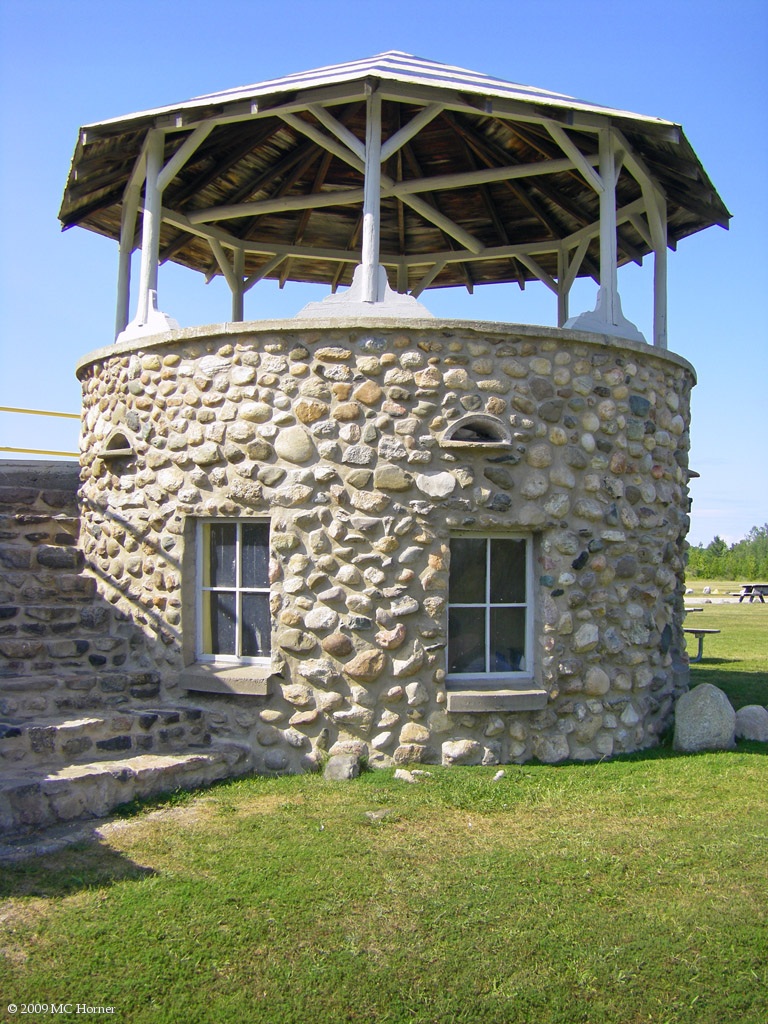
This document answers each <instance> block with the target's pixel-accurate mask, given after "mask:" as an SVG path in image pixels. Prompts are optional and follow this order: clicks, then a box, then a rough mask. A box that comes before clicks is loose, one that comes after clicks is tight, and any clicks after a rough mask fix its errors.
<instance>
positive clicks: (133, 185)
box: [115, 149, 146, 337]
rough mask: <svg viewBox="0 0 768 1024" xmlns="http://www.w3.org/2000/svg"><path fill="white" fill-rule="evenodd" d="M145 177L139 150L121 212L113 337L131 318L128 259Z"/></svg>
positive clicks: (142, 155) (144, 161)
mask: <svg viewBox="0 0 768 1024" xmlns="http://www.w3.org/2000/svg"><path fill="white" fill-rule="evenodd" d="M145 174H146V153H145V152H144V150H143V149H142V152H141V154H140V155H139V157H138V159H137V160H136V163H135V164H134V167H133V171H132V172H131V176H130V178H129V179H128V184H127V185H126V187H125V192H124V193H123V208H122V211H121V214H120V249H119V263H118V274H117V313H116V317H115V337H117V335H118V334H120V332H121V331H124V330H125V328H126V326H127V325H128V320H129V318H130V315H131V257H132V255H133V249H134V243H135V240H136V217H137V214H138V211H139V200H140V198H141V186H142V184H143V182H144V175H145Z"/></svg>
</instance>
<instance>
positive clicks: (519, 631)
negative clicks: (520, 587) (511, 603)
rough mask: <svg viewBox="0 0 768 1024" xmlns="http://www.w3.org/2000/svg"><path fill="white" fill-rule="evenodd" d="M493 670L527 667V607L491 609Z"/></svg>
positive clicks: (491, 666)
mask: <svg viewBox="0 0 768 1024" xmlns="http://www.w3.org/2000/svg"><path fill="white" fill-rule="evenodd" d="M490 662H491V664H490V671H491V672H522V671H523V670H524V669H525V667H526V666H525V608H492V609H491V650H490Z"/></svg>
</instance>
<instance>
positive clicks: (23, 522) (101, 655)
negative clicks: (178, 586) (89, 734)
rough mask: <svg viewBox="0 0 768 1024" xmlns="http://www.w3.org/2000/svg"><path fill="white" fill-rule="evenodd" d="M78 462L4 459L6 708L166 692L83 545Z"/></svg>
mask: <svg viewBox="0 0 768 1024" xmlns="http://www.w3.org/2000/svg"><path fill="white" fill-rule="evenodd" d="M79 477H80V467H79V465H78V464H77V463H76V462H53V461H50V462H47V461H44V460H36V461H22V460H19V461H13V460H7V461H4V462H2V463H0V715H2V716H4V717H11V718H13V717H14V716H16V717H22V718H24V717H28V716H30V715H40V716H46V715H55V714H58V713H67V712H71V711H74V710H77V709H81V708H98V707H110V706H113V705H119V704H122V703H124V702H125V701H127V700H129V699H132V698H144V697H155V696H157V695H158V694H159V691H160V683H159V676H157V674H153V672H152V671H151V666H152V664H153V659H152V658H148V657H144V656H143V654H142V650H143V648H144V644H145V637H144V635H143V634H142V633H141V631H139V630H137V629H136V628H135V626H134V625H133V623H132V621H131V620H130V618H128V617H126V616H124V615H123V614H122V613H121V612H120V611H119V609H117V608H115V607H114V604H112V603H110V602H109V601H105V600H104V599H103V598H102V596H101V595H100V593H99V591H98V588H97V584H96V579H95V578H94V577H93V575H92V574H90V573H89V572H88V570H87V567H86V566H85V562H84V558H83V553H82V550H81V549H80V546H79V534H80V514H79V508H78V496H77V491H78V486H79Z"/></svg>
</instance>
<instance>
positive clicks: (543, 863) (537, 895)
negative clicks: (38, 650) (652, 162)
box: [0, 601, 768, 1024]
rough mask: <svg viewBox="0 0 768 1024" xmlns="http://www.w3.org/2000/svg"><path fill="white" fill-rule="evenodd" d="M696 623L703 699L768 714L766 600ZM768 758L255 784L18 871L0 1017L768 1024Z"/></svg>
mask: <svg viewBox="0 0 768 1024" xmlns="http://www.w3.org/2000/svg"><path fill="white" fill-rule="evenodd" d="M697 603H698V601H697ZM695 618H696V621H697V622H698V621H699V620H704V622H702V624H706V625H707V626H713V627H714V628H721V629H722V633H721V634H720V635H719V636H715V637H710V638H708V640H707V642H706V644H705V659H704V661H703V662H702V664H701V665H700V666H693V673H694V681H695V682H703V681H705V680H706V681H710V682H717V683H718V685H722V686H723V687H724V688H725V689H726V690H727V692H728V693H729V695H730V696H731V699H732V700H733V701H734V703H737V702H742V703H753V702H755V700H757V699H759V700H760V702H761V703H765V701H766V695H765V687H766V683H765V673H766V666H767V665H768V656H766V655H767V651H766V628H765V627H766V623H768V605H766V606H757V605H753V606H751V607H750V606H737V607H735V608H734V607H724V606H715V605H707V606H706V610H705V611H704V612H701V613H696V616H695ZM712 673H720V675H719V676H718V677H717V679H716V678H714V676H712V675H711V674H712ZM740 676H741V677H744V678H743V679H742V680H740V678H739V677H740ZM718 679H719V682H718ZM744 679H746V682H745V681H744ZM761 680H762V682H761ZM761 687H762V689H761ZM758 695H759V696H758ZM767 752H768V748H766V747H765V746H762V745H759V744H745V743H741V744H739V748H738V750H737V751H735V752H730V753H711V754H699V755H694V756H692V755H680V754H674V753H673V752H672V751H671V750H670V749H668V748H663V749H660V750H656V751H649V752H644V753H642V754H638V755H633V756H630V757H623V758H617V759H615V760H613V761H605V762H600V763H597V764H563V765H535V764H531V765H524V766H515V765H510V766H507V767H506V768H505V776H504V777H503V778H502V779H500V780H499V781H496V782H494V781H492V780H493V776H494V774H495V772H496V769H495V768H452V769H442V768H430V769H429V772H430V774H429V775H428V776H423V777H422V778H421V779H420V781H419V783H418V784H417V785H408V784H406V783H403V782H400V781H397V780H395V779H394V778H393V777H392V773H391V772H388V771H378V772H367V773H365V774H363V775H362V776H361V777H360V778H359V779H358V780H356V781H355V782H350V783H336V784H333V783H329V782H326V781H325V780H323V779H322V778H320V777H317V776H301V777H290V778H279V779H260V778H252V779H244V780H239V781H234V782H230V783H227V784H223V785H220V786H217V787H215V788H213V789H211V790H208V791H207V792H204V793H200V794H196V795H181V796H178V797H175V798H174V799H173V800H171V801H169V802H168V803H167V805H166V806H164V807H161V808H160V809H157V810H154V811H152V810H151V809H149V808H144V809H140V810H139V811H138V812H134V813H133V814H132V816H130V817H127V818H125V819H123V820H118V821H117V822H115V823H112V824H109V825H107V826H106V827H105V829H104V830H103V832H102V834H101V835H98V834H94V835H93V837H92V838H89V839H87V840H84V841H83V842H81V843H79V844H78V845H75V846H70V847H68V848H66V849H64V850H61V851H59V852H58V853H56V854H49V855H46V856H40V857H37V858H35V859H28V860H26V861H22V862H20V863H16V864H5V865H3V868H2V878H1V880H0V953H2V961H0V1020H5V1019H7V1020H12V1019H20V1020H27V1021H51V1020H53V1019H58V1018H59V1015H56V1016H54V1015H52V1014H51V1012H50V1009H49V1010H48V1011H42V1010H41V1011H39V1012H37V1011H35V1012H33V1013H32V1014H26V1015H24V1016H22V1015H21V1014H19V1013H17V1014H15V1015H12V1014H8V1013H7V1011H6V1006H7V1004H8V1003H10V1002H14V1003H15V1004H16V1005H17V1006H19V1007H20V1006H21V1005H22V1004H26V1003H38V1004H48V1006H49V1007H50V1004H51V1003H58V1004H60V1003H71V1004H75V1005H76V1004H77V1003H84V1004H87V1005H90V1006H96V1007H98V1006H102V1007H107V1006H112V1007H114V1008H115V1012H114V1014H112V1015H110V1016H109V1018H107V1019H111V1020H116V1021H123V1022H131V1024H145V1022H147V1024H149V1022H157V1024H177V1022H178V1024H188V1022H191V1024H198V1022H199V1024H208V1022H210V1024H230V1022H231V1024H251V1022H255V1024H262V1022H263V1024H297V1022H304V1021H307V1022H313V1024H337V1022H361V1024H363V1022H364V1024H369V1022H376V1024H454V1022H456V1024H476V1022H483V1024H517V1022H519V1024H531V1022H535V1024H731V1022H734V1024H735V1022H740V1024H741V1022H743V1024H765V1022H766V1021H768V928H767V927H766V926H767V925H768V799H766V781H767V780H768V774H767V771H766V767H767V764H768V762H767V761H766V756H765V755H766V753H767ZM73 1008H74V1007H73ZM80 1019H83V1017H82V1016H81V1017H80Z"/></svg>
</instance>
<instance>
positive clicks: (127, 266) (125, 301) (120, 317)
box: [115, 202, 136, 337]
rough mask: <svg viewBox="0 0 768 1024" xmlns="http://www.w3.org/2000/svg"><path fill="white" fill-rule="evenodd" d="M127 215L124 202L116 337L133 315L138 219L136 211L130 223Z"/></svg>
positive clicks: (119, 258)
mask: <svg viewBox="0 0 768 1024" xmlns="http://www.w3.org/2000/svg"><path fill="white" fill-rule="evenodd" d="M127 213H128V206H127V203H125V202H124V203H123V210H122V218H121V224H120V249H119V257H118V268H117V311H116V314H115V337H117V336H118V334H120V332H121V331H124V330H125V328H126V327H127V326H128V320H129V319H130V315H131V311H130V305H131V253H132V251H133V236H134V232H135V230H136V217H135V211H134V217H133V218H132V219H131V221H130V223H129V219H128V216H127ZM129 238H130V240H129Z"/></svg>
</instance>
